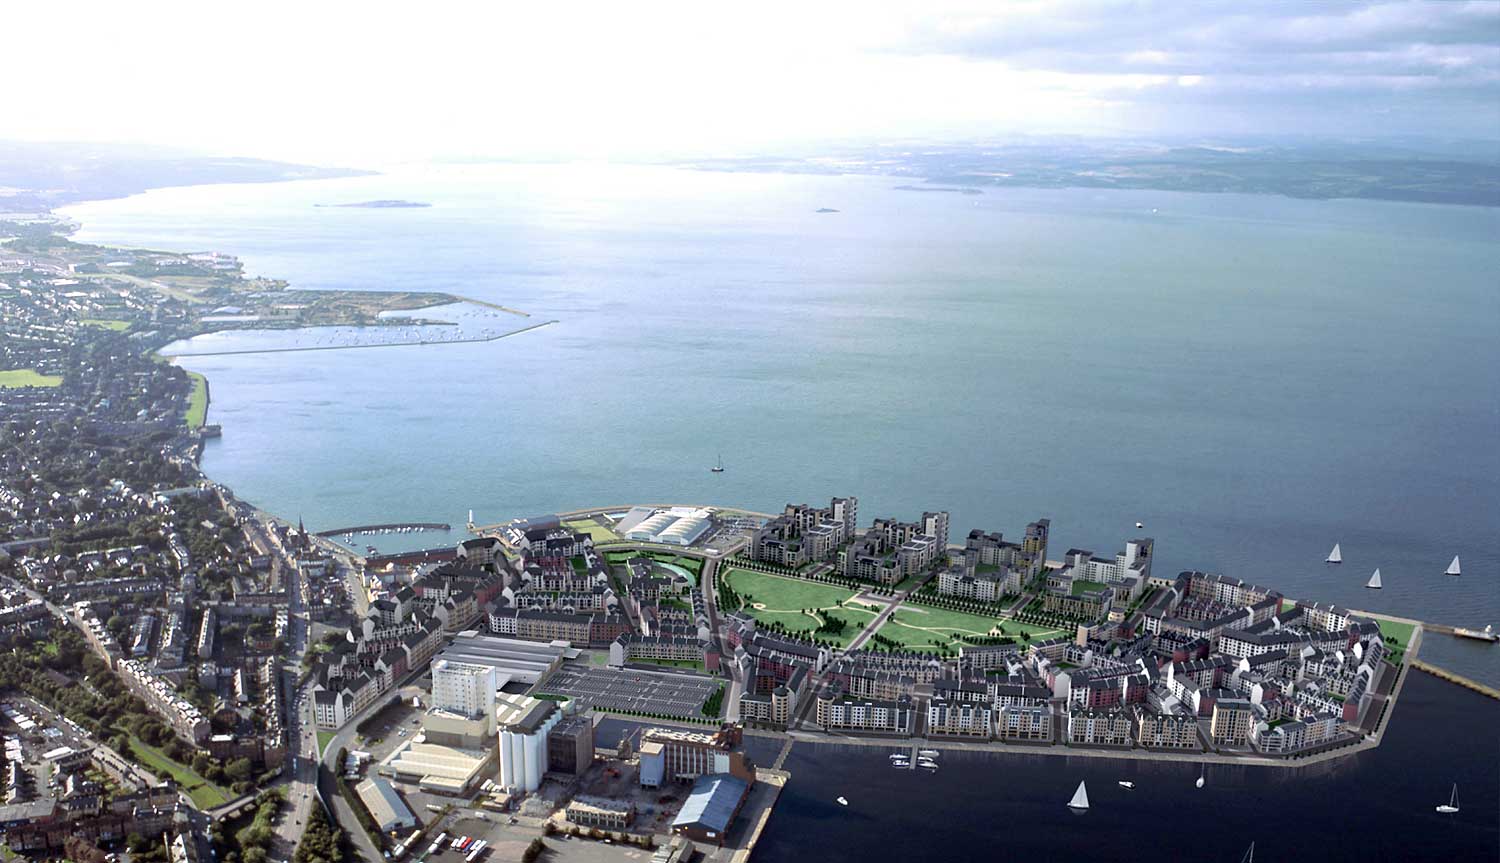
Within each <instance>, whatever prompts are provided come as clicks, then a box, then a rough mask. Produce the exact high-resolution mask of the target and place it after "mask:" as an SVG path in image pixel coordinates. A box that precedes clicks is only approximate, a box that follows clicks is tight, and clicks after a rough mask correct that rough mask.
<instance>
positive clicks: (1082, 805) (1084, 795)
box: [1068, 782, 1089, 812]
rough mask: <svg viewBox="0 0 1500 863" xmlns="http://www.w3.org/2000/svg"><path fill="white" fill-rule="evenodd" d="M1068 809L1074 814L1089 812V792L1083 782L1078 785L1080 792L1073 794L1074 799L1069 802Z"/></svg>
mask: <svg viewBox="0 0 1500 863" xmlns="http://www.w3.org/2000/svg"><path fill="white" fill-rule="evenodd" d="M1068 808H1069V809H1071V810H1073V811H1074V812H1087V811H1089V790H1088V788H1087V787H1085V784H1084V783H1083V782H1079V783H1078V790H1077V791H1074V792H1073V799H1072V800H1069V801H1068Z"/></svg>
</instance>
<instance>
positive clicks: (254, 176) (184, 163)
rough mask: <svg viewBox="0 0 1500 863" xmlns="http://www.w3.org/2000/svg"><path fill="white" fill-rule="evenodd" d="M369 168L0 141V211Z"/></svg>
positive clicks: (345, 174) (343, 174)
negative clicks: (159, 190)
mask: <svg viewBox="0 0 1500 863" xmlns="http://www.w3.org/2000/svg"><path fill="white" fill-rule="evenodd" d="M368 173H371V172H369V171H360V170H349V169H344V168H319V167H313V166H309V165H295V164H292V163H289V162H269V161H265V160H263V159H241V158H234V157H221V156H198V155H192V154H185V153H173V152H167V151H162V150H153V149H148V148H140V147H116V146H110V145H104V144H66V143H65V144H52V143H32V142H21V141H0V211H10V212H28V211H35V210H45V209H51V208H53V207H59V206H62V205H64V204H73V203H77V202H79V201H94V200H100V199H103V198H123V197H125V196H126V195H134V194H136V193H138V192H144V191H145V190H147V189H159V188H163V187H166V186H196V185H201V184H205V183H272V182H276V181H279V180H307V179H324V178H330V177H354V176H360V175H363V174H368Z"/></svg>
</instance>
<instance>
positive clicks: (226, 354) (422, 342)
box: [162, 312, 558, 359]
mask: <svg viewBox="0 0 1500 863" xmlns="http://www.w3.org/2000/svg"><path fill="white" fill-rule="evenodd" d="M517 314H522V313H521V312H517ZM555 323H558V321H555V320H553V321H542V322H541V323H539V324H532V325H531V326H529V327H522V328H521V329H519V330H512V331H510V332H508V333H501V334H500V335H498V336H480V337H475V338H471V339H417V340H415V341H409V342H379V343H375V344H368V345H304V346H301V347H284V348H241V349H238V350H228V351H192V352H189V353H179V354H162V356H166V357H171V358H173V359H179V358H182V357H229V356H238V355H241V354H295V353H301V352H304V351H349V350H355V349H357V348H410V347H417V346H420V345H466V344H473V343H475V342H493V341H498V340H500V339H506V338H510V337H511V336H519V335H520V334H522V333H529V332H531V331H532V330H539V329H541V328H542V327H545V326H550V325H552V324H555Z"/></svg>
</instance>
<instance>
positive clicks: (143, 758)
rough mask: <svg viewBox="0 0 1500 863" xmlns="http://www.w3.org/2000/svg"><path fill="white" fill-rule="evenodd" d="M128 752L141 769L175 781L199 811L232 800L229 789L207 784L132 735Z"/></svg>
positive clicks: (158, 750) (186, 768)
mask: <svg viewBox="0 0 1500 863" xmlns="http://www.w3.org/2000/svg"><path fill="white" fill-rule="evenodd" d="M130 751H131V753H132V754H133V758H132V760H133V761H138V762H140V764H141V766H142V767H145V768H146V769H147V770H150V771H151V772H152V773H155V774H156V775H158V776H170V777H171V778H172V779H174V780H176V782H177V784H178V785H179V786H180V787H181V788H182V790H183V791H186V792H187V795H188V797H191V798H192V800H193V805H194V806H197V807H198V808H199V809H212V808H213V807H215V806H222V805H224V804H225V803H228V802H229V801H230V800H233V799H234V794H233V792H231V791H230V790H229V789H227V788H222V787H220V786H218V785H215V784H213V783H212V782H209V781H208V780H207V779H204V778H203V777H202V776H199V775H198V774H197V773H194V772H193V769H192V768H191V767H188V766H186V765H183V764H178V763H177V762H176V761H173V760H172V759H170V758H168V757H167V754H166V753H165V752H162V751H161V750H160V749H157V748H156V747H155V746H152V745H150V744H148V743H146V742H145V741H143V740H141V739H140V738H139V737H136V736H135V735H134V734H132V735H130Z"/></svg>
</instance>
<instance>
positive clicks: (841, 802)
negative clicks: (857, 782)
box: [835, 797, 849, 806]
mask: <svg viewBox="0 0 1500 863" xmlns="http://www.w3.org/2000/svg"><path fill="white" fill-rule="evenodd" d="M835 799H836V800H838V802H839V805H840V806H848V805H849V801H848V800H846V799H844V798H843V797H837V798H835Z"/></svg>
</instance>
